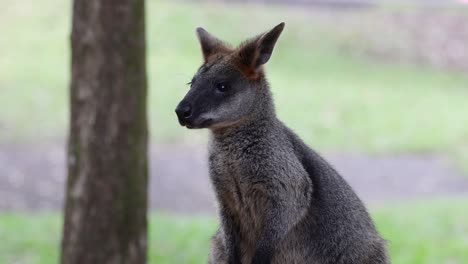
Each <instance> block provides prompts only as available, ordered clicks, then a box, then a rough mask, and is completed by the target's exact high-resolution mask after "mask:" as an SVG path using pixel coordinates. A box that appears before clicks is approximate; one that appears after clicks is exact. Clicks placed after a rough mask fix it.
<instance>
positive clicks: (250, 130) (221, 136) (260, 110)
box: [211, 85, 278, 142]
mask: <svg viewBox="0 0 468 264" xmlns="http://www.w3.org/2000/svg"><path fill="white" fill-rule="evenodd" d="M260 89H261V90H259V94H257V99H256V101H255V103H254V105H253V109H252V111H251V112H250V114H249V115H247V116H245V118H244V119H242V120H240V121H239V122H237V123H235V124H233V125H231V126H228V127H223V128H220V129H213V130H211V133H212V136H213V139H214V140H215V141H220V142H223V141H231V140H240V139H241V140H246V141H248V140H249V139H254V138H259V137H265V136H266V135H267V134H268V133H270V132H271V131H272V130H274V127H275V126H276V125H277V123H278V121H277V118H276V112H275V107H274V103H273V99H272V95H271V93H270V89H269V87H268V85H264V86H263V87H261V88H260Z"/></svg>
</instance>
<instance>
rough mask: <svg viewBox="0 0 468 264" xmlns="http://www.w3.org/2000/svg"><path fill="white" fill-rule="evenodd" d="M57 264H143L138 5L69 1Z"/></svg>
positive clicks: (141, 22)
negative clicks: (64, 171)
mask: <svg viewBox="0 0 468 264" xmlns="http://www.w3.org/2000/svg"><path fill="white" fill-rule="evenodd" d="M71 48H72V56H71V71H72V76H71V91H70V103H71V119H70V131H69V141H68V181H67V194H66V202H65V221H64V229H63V239H62V255H61V263H63V264H65V263H66V264H74V263H76V264H93V263H96V264H107V263H126V264H127V263H131V264H138V263H146V249H147V218H146V212H147V166H148V165H147V117H146V86H147V84H146V65H145V64H146V62H145V18H144V0H92V1H90V0H75V1H74V5H73V28H72V36H71Z"/></svg>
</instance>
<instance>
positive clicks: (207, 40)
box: [196, 27, 232, 63]
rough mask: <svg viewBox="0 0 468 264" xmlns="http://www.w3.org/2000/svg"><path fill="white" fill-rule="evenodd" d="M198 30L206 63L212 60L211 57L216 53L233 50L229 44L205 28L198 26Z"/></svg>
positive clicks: (225, 52)
mask: <svg viewBox="0 0 468 264" xmlns="http://www.w3.org/2000/svg"><path fill="white" fill-rule="evenodd" d="M196 31H197V36H198V40H199V41H200V45H201V49H202V53H203V59H204V60H205V63H207V62H208V61H210V59H211V58H213V57H214V55H216V54H219V53H223V54H227V53H230V52H232V48H231V47H230V46H229V45H228V44H226V43H225V42H223V41H221V40H219V39H218V38H216V37H214V36H213V35H211V34H210V33H208V31H206V30H205V29H203V28H201V27H198V28H197V30H196Z"/></svg>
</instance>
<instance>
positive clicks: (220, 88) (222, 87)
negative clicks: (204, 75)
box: [216, 82, 229, 93]
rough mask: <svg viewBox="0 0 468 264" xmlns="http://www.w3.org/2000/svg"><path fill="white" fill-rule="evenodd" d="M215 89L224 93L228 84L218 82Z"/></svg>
mask: <svg viewBox="0 0 468 264" xmlns="http://www.w3.org/2000/svg"><path fill="white" fill-rule="evenodd" d="M216 89H217V90H218V91H220V92H222V93H225V92H227V90H228V89H229V86H228V85H227V84H226V83H223V82H220V83H217V84H216Z"/></svg>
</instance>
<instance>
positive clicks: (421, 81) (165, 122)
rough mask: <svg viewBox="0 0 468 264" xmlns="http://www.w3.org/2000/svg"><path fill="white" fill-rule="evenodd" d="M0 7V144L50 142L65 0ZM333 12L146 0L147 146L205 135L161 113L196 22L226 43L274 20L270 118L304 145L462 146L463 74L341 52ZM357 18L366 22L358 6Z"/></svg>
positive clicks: (59, 131)
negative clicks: (278, 31)
mask: <svg viewBox="0 0 468 264" xmlns="http://www.w3.org/2000/svg"><path fill="white" fill-rule="evenodd" d="M2 6H3V8H2V9H1V10H0V18H1V19H0V21H1V22H2V24H3V25H8V26H4V27H2V32H3V34H2V37H1V38H3V39H2V41H0V105H2V110H1V111H0V126H1V127H2V129H1V130H0V133H2V134H0V140H1V141H3V142H10V141H20V142H24V141H38V140H44V139H53V138H57V137H59V138H61V137H63V136H64V135H65V133H66V127H67V118H68V107H67V104H68V99H67V96H68V79H69V73H68V71H69V69H68V68H69V66H68V65H69V50H68V47H69V43H68V39H69V38H68V36H69V29H70V20H71V18H70V13H71V12H70V1H58V0H45V1H40V2H39V1H33V2H31V1H29V2H22V1H12V0H7V1H5V0H4V1H3V5H2ZM379 12H385V10H380V11H379ZM335 16H346V13H338V14H332V15H329V14H328V13H327V12H323V11H322V12H321V11H313V12H309V11H306V10H303V9H300V8H288V7H281V6H264V5H250V6H248V5H228V6H226V5H219V4H214V3H207V4H200V3H196V4H195V3H169V2H159V1H148V5H147V32H148V66H149V67H148V76H149V81H150V82H149V83H150V87H149V89H150V94H149V112H150V115H149V116H150V123H151V129H152V137H153V142H169V143H170V142H176V141H177V142H181V141H182V142H195V143H196V142H199V141H203V140H204V138H205V134H206V132H203V131H197V132H194V131H190V132H188V131H186V130H184V129H183V128H181V127H179V126H178V124H177V121H176V119H175V115H174V113H173V109H174V107H175V105H176V104H177V102H178V101H179V100H180V99H181V98H182V96H183V95H184V93H185V92H186V90H187V88H186V86H185V85H184V84H185V83H186V82H187V81H188V80H190V79H191V75H192V74H193V73H194V71H195V69H196V68H197V67H198V66H199V64H200V62H201V56H200V52H199V47H198V43H197V41H196V38H195V34H194V28H195V27H196V26H200V25H201V26H204V27H205V28H206V29H208V30H209V31H210V32H212V33H213V34H215V35H217V36H219V37H220V38H222V39H225V40H228V41H230V42H232V43H238V42H239V41H241V40H243V39H245V38H246V37H249V36H253V35H255V34H258V33H259V32H262V31H264V30H266V29H268V28H271V27H272V26H273V25H276V24H277V23H278V22H280V21H285V22H286V30H285V32H284V34H283V36H282V37H281V39H280V41H279V43H278V46H277V48H276V49H275V54H274V55H273V57H272V60H271V61H270V62H269V65H268V67H267V68H268V76H269V78H270V82H271V84H272V86H273V91H274V94H275V96H276V97H275V98H276V103H277V110H278V113H279V115H280V117H281V118H282V119H283V120H285V122H286V123H287V124H288V125H289V126H291V127H292V128H293V129H295V130H296V131H297V132H298V133H299V134H300V136H302V137H303V138H304V139H305V140H306V141H307V142H308V143H310V144H312V145H313V146H315V147H317V148H319V149H321V150H328V151H333V150H339V151H343V150H344V151H368V152H392V151H393V152H395V151H397V152H399V151H448V152H454V153H456V151H457V150H459V149H465V147H462V148H460V146H466V145H467V144H468V143H467V142H468V126H467V125H466V124H467V123H468V104H466V98H467V96H468V89H466V88H467V83H468V77H467V76H463V75H462V74H455V73H448V72H442V71H436V70H430V69H422V68H418V67H415V66H414V67H413V66H402V65H392V64H384V63H379V62H375V61H369V60H364V59H359V58H355V57H352V56H347V55H346V54H343V50H342V49H340V46H341V45H342V44H343V43H344V42H346V41H347V40H348V39H346V38H343V36H342V34H341V33H342V32H343V31H345V32H347V34H346V35H352V30H356V29H355V28H351V27H350V28H343V27H344V26H346V24H345V25H343V24H341V23H335V22H336V19H335ZM252 17H255V23H251V22H252ZM357 17H358V18H357V19H361V20H365V19H366V18H368V17H367V16H366V13H365V12H364V13H363V14H362V16H357ZM369 17H372V18H373V19H374V18H375V17H373V16H369ZM247 21H248V23H247ZM369 22H371V20H369ZM338 24H339V25H338ZM340 32H341V33H340ZM377 33H378V32H376V34H377ZM7 36H8V37H7ZM463 153H464V152H461V154H460V155H458V156H459V157H464V156H466V155H462V154H463Z"/></svg>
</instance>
